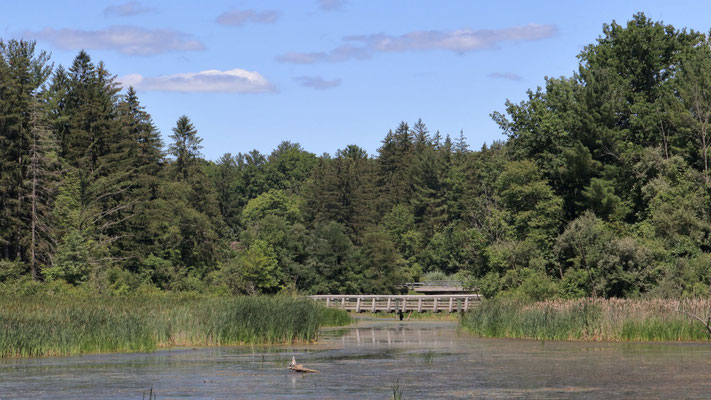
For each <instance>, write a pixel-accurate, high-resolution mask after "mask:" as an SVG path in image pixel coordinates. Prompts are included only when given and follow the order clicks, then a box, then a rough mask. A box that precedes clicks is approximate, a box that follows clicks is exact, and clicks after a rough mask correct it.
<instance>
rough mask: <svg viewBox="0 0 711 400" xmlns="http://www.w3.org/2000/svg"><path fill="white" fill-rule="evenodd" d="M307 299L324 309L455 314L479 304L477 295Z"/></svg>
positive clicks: (347, 296)
mask: <svg viewBox="0 0 711 400" xmlns="http://www.w3.org/2000/svg"><path fill="white" fill-rule="evenodd" d="M309 298H311V299H314V300H317V301H320V302H323V303H325V305H326V307H332V308H340V309H342V310H347V311H353V312H379V311H383V312H397V311H400V310H402V311H403V312H408V311H418V312H450V313H451V312H458V311H467V310H469V307H472V306H473V305H474V304H476V303H478V302H479V301H480V300H481V298H480V296H479V295H478V294H442V295H372V294H371V295H367V294H364V295H315V296H309Z"/></svg>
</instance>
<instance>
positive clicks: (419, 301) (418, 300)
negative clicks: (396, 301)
mask: <svg viewBox="0 0 711 400" xmlns="http://www.w3.org/2000/svg"><path fill="white" fill-rule="evenodd" d="M417 312H422V298H419V299H417Z"/></svg>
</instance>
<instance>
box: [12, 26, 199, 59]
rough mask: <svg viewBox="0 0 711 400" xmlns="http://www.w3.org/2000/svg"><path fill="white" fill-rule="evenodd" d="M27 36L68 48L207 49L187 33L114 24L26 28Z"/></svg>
mask: <svg viewBox="0 0 711 400" xmlns="http://www.w3.org/2000/svg"><path fill="white" fill-rule="evenodd" d="M23 36H26V37H30V38H35V39H39V40H46V41H47V42H49V43H51V44H52V45H53V46H55V47H58V48H60V49H65V50H77V49H93V50H114V51H118V52H120V53H123V54H128V55H139V56H149V55H154V54H160V53H165V52H169V51H196V50H204V49H205V45H204V44H202V43H201V42H200V41H198V40H196V39H193V38H192V37H191V36H190V35H187V34H185V33H183V32H178V31H174V30H168V29H145V28H139V27H133V26H112V27H109V28H106V29H101V30H96V31H89V30H81V29H69V28H65V29H54V28H44V29H43V30H41V31H39V32H32V31H26V32H24V33H23Z"/></svg>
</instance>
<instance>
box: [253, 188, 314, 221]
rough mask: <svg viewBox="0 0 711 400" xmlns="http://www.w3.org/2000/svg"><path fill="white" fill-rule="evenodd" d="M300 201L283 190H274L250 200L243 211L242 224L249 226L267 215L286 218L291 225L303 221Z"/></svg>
mask: <svg viewBox="0 0 711 400" xmlns="http://www.w3.org/2000/svg"><path fill="white" fill-rule="evenodd" d="M299 206H300V204H299V199H298V198H297V197H295V196H289V195H287V194H286V193H284V192H283V191H282V190H277V189H272V190H270V191H268V192H266V193H262V194H260V195H259V196H257V197H256V198H254V199H252V200H250V201H249V202H248V203H247V205H246V206H245V207H244V210H242V224H243V225H248V224H249V223H253V222H255V221H259V220H261V219H262V218H264V217H265V216H267V215H274V216H277V217H281V218H284V219H285V220H286V221H288V222H290V223H292V224H293V223H295V222H300V221H301V220H302V217H301V211H300V209H299Z"/></svg>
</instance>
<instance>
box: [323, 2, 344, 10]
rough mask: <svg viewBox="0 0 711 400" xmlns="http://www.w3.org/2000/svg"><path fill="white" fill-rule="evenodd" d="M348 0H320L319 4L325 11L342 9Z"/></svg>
mask: <svg viewBox="0 0 711 400" xmlns="http://www.w3.org/2000/svg"><path fill="white" fill-rule="evenodd" d="M346 4H348V2H347V1H346V0H318V6H319V8H320V9H322V10H324V11H336V10H340V9H342V8H343V7H344V6H345V5H346Z"/></svg>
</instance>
